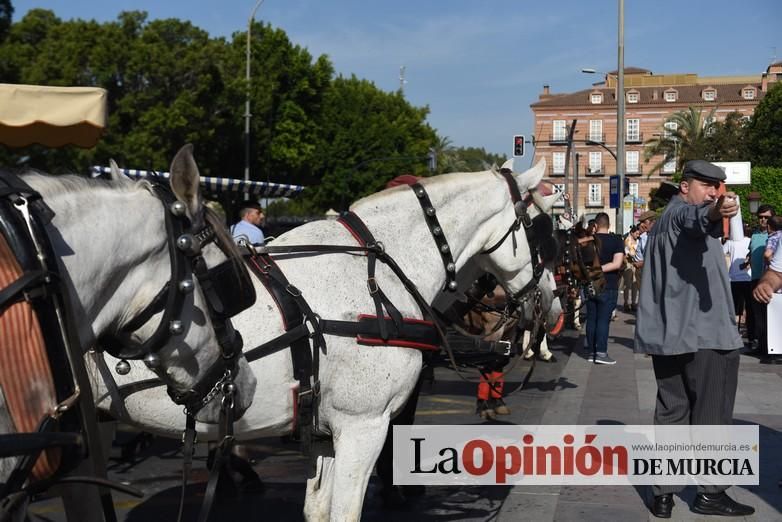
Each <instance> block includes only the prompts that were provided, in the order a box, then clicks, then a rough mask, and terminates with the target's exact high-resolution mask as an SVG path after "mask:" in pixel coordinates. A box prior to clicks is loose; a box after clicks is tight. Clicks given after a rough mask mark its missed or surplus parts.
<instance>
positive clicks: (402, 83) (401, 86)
mask: <svg viewBox="0 0 782 522" xmlns="http://www.w3.org/2000/svg"><path fill="white" fill-rule="evenodd" d="M406 83H407V80H405V66H404V65H402V66H400V67H399V93H400V94H401V95H402V96H404V95H405V84H406Z"/></svg>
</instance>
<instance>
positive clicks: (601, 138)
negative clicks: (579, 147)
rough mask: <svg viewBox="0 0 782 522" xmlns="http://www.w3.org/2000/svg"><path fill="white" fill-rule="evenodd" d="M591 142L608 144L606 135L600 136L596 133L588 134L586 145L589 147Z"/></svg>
mask: <svg viewBox="0 0 782 522" xmlns="http://www.w3.org/2000/svg"><path fill="white" fill-rule="evenodd" d="M590 141H594V142H595V143H605V142H606V135H605V134H598V133H596V132H594V133H593V132H590V133H588V134H587V139H586V143H587V145H589V142H590Z"/></svg>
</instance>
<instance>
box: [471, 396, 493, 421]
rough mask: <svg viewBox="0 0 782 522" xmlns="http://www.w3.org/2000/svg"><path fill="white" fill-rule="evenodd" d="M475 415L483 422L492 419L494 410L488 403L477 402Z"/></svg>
mask: <svg viewBox="0 0 782 522" xmlns="http://www.w3.org/2000/svg"><path fill="white" fill-rule="evenodd" d="M475 413H477V414H478V415H479V416H480V417H481V419H483V420H492V419H494V416H495V413H494V408H492V406H491V405H490V404H489V401H483V400H480V399H479V400H478V404H477V406H476V407H475Z"/></svg>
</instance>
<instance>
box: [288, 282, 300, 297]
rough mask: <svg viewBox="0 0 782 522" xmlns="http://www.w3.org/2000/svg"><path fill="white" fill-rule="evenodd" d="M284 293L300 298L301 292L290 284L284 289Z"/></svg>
mask: <svg viewBox="0 0 782 522" xmlns="http://www.w3.org/2000/svg"><path fill="white" fill-rule="evenodd" d="M285 291H286V292H288V293H289V294H291V295H292V296H293V297H301V290H299V289H298V288H296V287H295V286H293V285H291V284H289V285H288V286H286V287H285Z"/></svg>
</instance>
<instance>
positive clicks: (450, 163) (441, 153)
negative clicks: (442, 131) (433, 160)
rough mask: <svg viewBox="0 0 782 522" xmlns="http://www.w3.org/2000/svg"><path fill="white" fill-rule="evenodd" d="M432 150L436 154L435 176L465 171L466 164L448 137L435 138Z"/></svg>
mask: <svg viewBox="0 0 782 522" xmlns="http://www.w3.org/2000/svg"><path fill="white" fill-rule="evenodd" d="M433 149H434V151H435V154H437V172H436V173H437V174H443V173H446V172H462V171H465V170H466V162H465V161H464V160H463V159H462V158H461V157H460V156H459V151H458V150H457V149H456V148H455V147H454V146H453V143H452V142H451V139H450V138H449V137H448V136H437V143H435V145H434V147H433Z"/></svg>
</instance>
